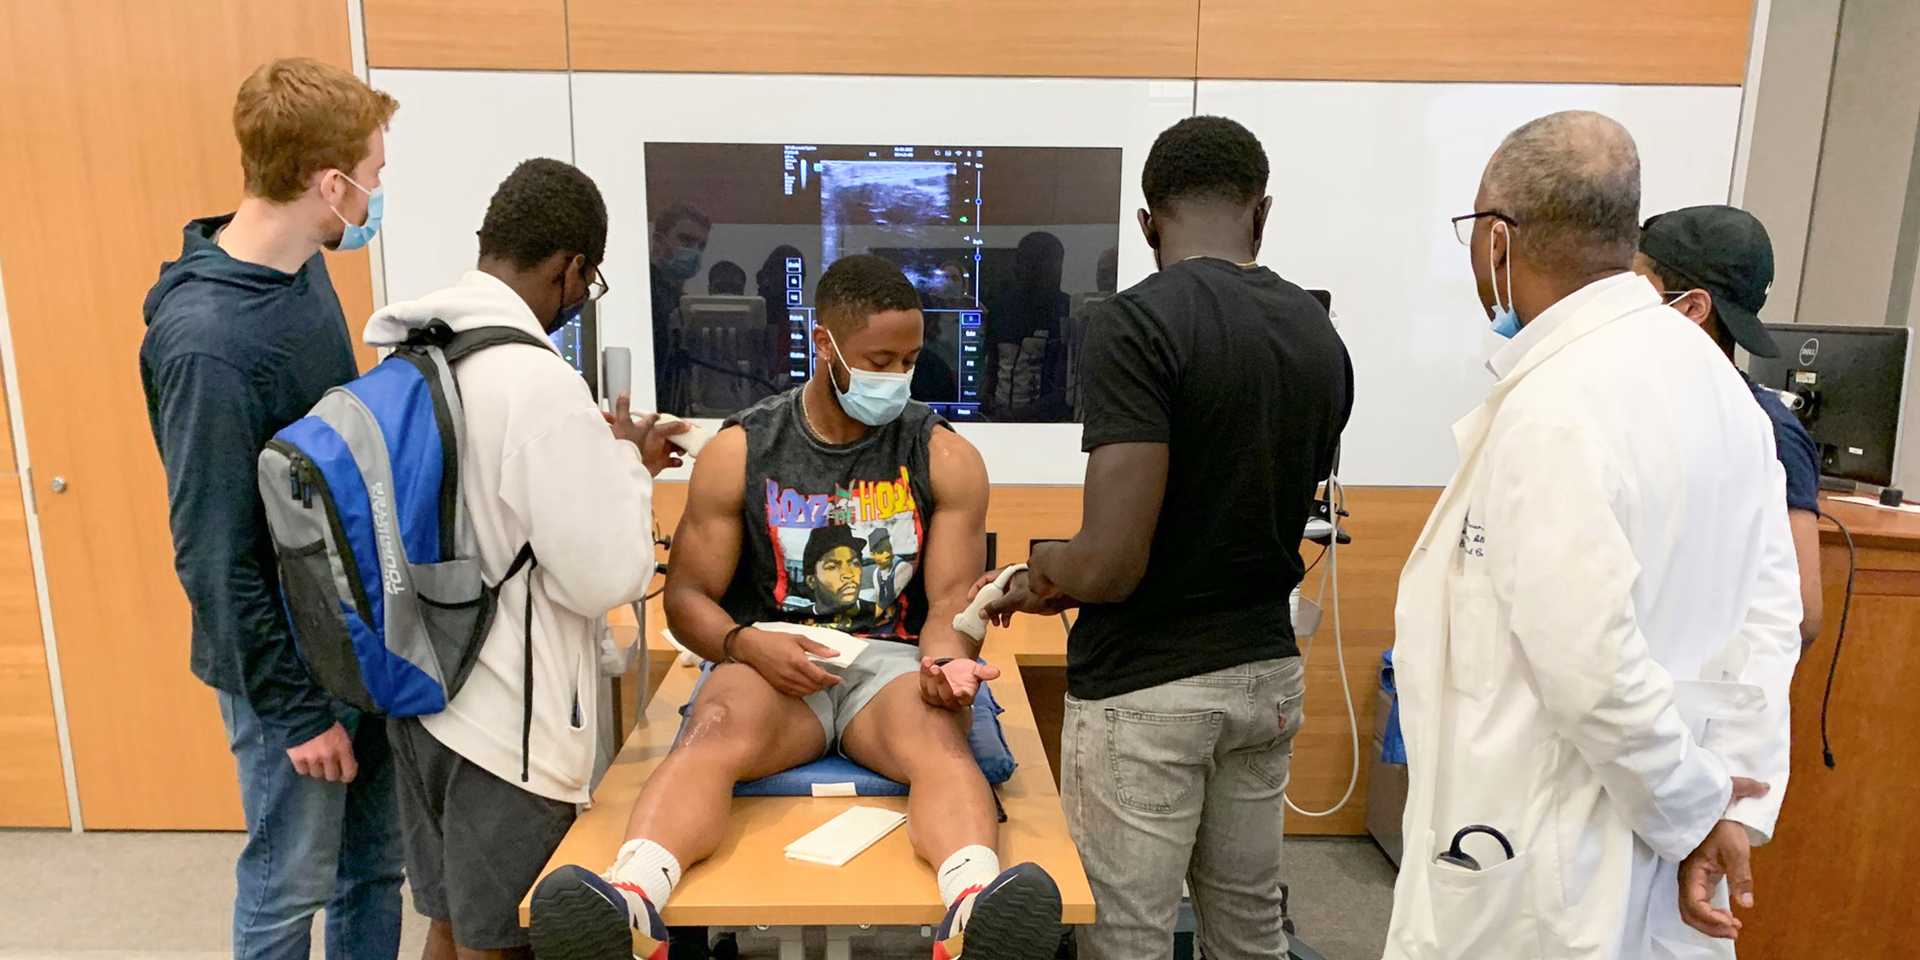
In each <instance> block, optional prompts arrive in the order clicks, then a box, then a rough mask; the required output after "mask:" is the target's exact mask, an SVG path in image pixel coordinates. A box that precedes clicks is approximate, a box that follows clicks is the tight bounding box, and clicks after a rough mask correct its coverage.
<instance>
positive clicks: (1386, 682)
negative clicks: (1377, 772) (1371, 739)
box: [1380, 650, 1407, 766]
mask: <svg viewBox="0 0 1920 960" xmlns="http://www.w3.org/2000/svg"><path fill="white" fill-rule="evenodd" d="M1380 691H1381V692H1382V693H1385V694H1386V695H1387V702H1388V703H1389V704H1390V705H1391V706H1389V708H1388V710H1387V731H1386V733H1385V734H1384V735H1382V736H1381V738H1380V762H1381V763H1398V764H1401V765H1403V766H1404V765H1405V764H1406V762H1407V741H1406V740H1404V739H1402V738H1401V736H1400V694H1399V692H1398V691H1396V690H1395V689H1394V687H1393V651H1392V650H1388V651H1386V652H1384V653H1382V654H1380Z"/></svg>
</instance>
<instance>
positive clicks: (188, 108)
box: [0, 0, 406, 829]
mask: <svg viewBox="0 0 1920 960" xmlns="http://www.w3.org/2000/svg"><path fill="white" fill-rule="evenodd" d="M289 55H306V56H312V57H318V58H321V59H325V60H328V61H331V62H333V63H337V64H340V65H342V66H346V65H347V64H348V63H349V62H350V50H349V47H348V36H347V20H346V5H345V4H343V3H341V2H340V0H298V2H293V0H283V2H276V3H257V2H252V0H200V2H196V3H164V4H156V3H149V2H145V0H65V2H61V3H8V4H4V5H0V130H4V131H6V132H5V135H3V136H0V182H4V183H8V184H14V185H16V188H15V189H14V190H13V193H12V196H11V197H10V199H9V202H8V204H7V206H6V210H7V217H8V224H7V229H6V230H5V231H4V233H0V262H4V263H5V264H6V271H7V291H6V292H7V307H8V312H9V314H10V317H11V321H12V329H13V339H14V345H15V350H16V354H17V359H18V369H19V375H20V391H21V396H22V405H23V412H24V414H25V419H26V425H27V435H28V437H29V438H30V444H31V447H32V450H33V456H34V464H35V469H34V481H35V483H36V500H37V503H38V507H39V515H40V528H41V533H42V537H43V542H44V544H45V558H46V567H47V577H48V589H49V591H50V593H51V596H52V605H53V618H54V626H55V632H56V635H57V639H58V642H59V648H60V651H61V667H62V670H61V673H62V680H63V683H64V686H65V694H66V702H67V707H68V721H69V733H70V736H71V740H72V743H73V748H74V761H75V767H76V771H75V772H76V775H77V777H78V780H79V787H80V800H81V816H82V819H83V820H84V822H85V825H86V826H87V827H88V828H101V827H108V828H192V829H206V828H232V827H237V826H239V824H240V822H241V820H240V804H239V791H238V789H237V788H236V786H235V783H234V779H233V760H232V756H231V755H230V754H229V752H228V750H227V744H226V739H225V736H224V734H223V732H222V730H221V725H220V717H219V712H218V710H217V707H216V704H215V701H214V697H213V695H212V692H211V691H209V690H208V689H207V688H206V687H205V686H203V685H201V684H200V682H199V681H197V680H195V679H194V678H193V676H192V674H191V673H190V672H189V671H188V669H187V649H188V615H187V605H186V602H185V599H184V597H183V596H182V595H181V592H180V584H179V581H178V579H177V578H176V577H175V574H174V571H173V549H172V542H171V539H170V537H169V534H168V530H167V512H166V484H165V480H164V478H163V476H162V473H161V470H160V462H159V457H158V456H156V455H155V453H154V448H153V439H152V437H151V435H150V433H149V431H148V425H147V419H146V414H145V406H144V400H143V398H142V394H141V389H140V380H139V374H138V369H139V368H138V362H137V354H138V350H139V345H140V339H141V335H142V332H143V328H142V326H141V320H140V304H141V300H142V298H143V297H144V295H145V293H146V291H147V288H148V286H149V285H150V284H152V282H153V279H154V277H155V275H156V274H157V272H158V268H159V265H160V263H161V261H163V260H167V259H172V258H173V257H174V256H176V255H177V254H178V252H179V249H180V228H181V225H182V224H183V223H185V222H186V221H187V220H188V219H190V218H192V217H196V216H203V215H207V214H213V213H219V212H222V211H226V210H231V209H233V207H234V205H235V203H236V201H237V200H238V198H239V195H240V189H241V183H240V163H239V148H238V146H237V145H236V144H235V142H234V138H233V130H232V119H231V118H232V112H233V96H234V91H235V90H237V89H238V88H239V86H240V81H241V80H242V79H244V78H245V77H246V76H247V74H248V73H249V72H251V71H252V70H253V69H254V67H256V66H258V65H259V64H260V63H261V62H263V61H265V60H269V59H272V58H274V57H277V56H289ZM400 116H401V118H403V119H402V120H401V122H405V121H404V117H405V116H406V113H405V107H404V105H403V106H402V108H401V114H400ZM328 266H329V268H330V269H331V270H332V274H333V279H334V282H335V285H336V286H337V287H338V289H339V291H340V295H341V301H342V303H343V305H344V306H345V309H346V314H347V317H348V318H349V320H350V321H351V324H352V326H353V327H354V328H355V329H356V337H355V339H356V340H357V339H358V337H357V328H358V327H359V325H360V324H362V323H364V322H365V319H366V317H367V315H368V313H369V312H371V302H372V285H371V281H370V279H369V274H368V269H367V257H366V254H365V253H364V252H360V253H354V254H349V255H345V256H335V257H330V258H329V259H328ZM54 476H64V477H65V478H66V479H67V481H68V483H69V487H70V488H69V490H68V492H67V493H65V494H61V495H57V496H56V495H52V494H51V493H49V491H48V489H47V483H48V481H49V480H50V479H51V478H52V477H54Z"/></svg>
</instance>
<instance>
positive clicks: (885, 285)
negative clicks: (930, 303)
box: [813, 254, 920, 337]
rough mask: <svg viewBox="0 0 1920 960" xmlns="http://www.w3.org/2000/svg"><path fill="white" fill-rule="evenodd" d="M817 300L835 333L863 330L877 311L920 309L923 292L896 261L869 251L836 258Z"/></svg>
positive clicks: (816, 293) (823, 278) (815, 296)
mask: <svg viewBox="0 0 1920 960" xmlns="http://www.w3.org/2000/svg"><path fill="white" fill-rule="evenodd" d="M813 301H814V306H815V308H816V309H818V310H819V312H820V322H822V323H824V324H826V325H827V330H828V332H830V333H832V334H833V335H834V336H835V337H843V336H846V335H847V334H851V333H858V332H860V331H861V330H863V329H865V328H866V325H867V321H868V320H869V319H871V318H872V317H873V315H874V314H876V313H885V312H887V311H889V310H918V309H920V294H919V292H918V291H916V290H914V289H913V283H912V282H911V281H909V280H908V279H907V275H906V274H904V273H901V272H900V268H899V267H897V266H894V264H893V262H892V261H890V260H885V259H882V258H880V257H875V256H871V255H868V254H860V255H857V256H851V257H841V258H840V259H838V260H835V261H834V262H833V266H831V267H828V268H827V272H826V273H825V274H824V275H822V276H821V277H820V285H819V286H818V287H816V288H815V290H814V294H813Z"/></svg>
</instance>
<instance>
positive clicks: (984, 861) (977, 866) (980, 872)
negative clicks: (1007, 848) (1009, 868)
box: [934, 844, 1000, 928]
mask: <svg viewBox="0 0 1920 960" xmlns="http://www.w3.org/2000/svg"><path fill="white" fill-rule="evenodd" d="M999 875H1000V855H999V854H997V853H994V852H993V848H991V847H984V846H981V845H979V844H974V845H973V846H971V847H961V848H960V849H958V850H956V851H954V853H953V856H951V857H948V858H947V862H945V863H943V864H941V865H940V870H939V872H938V873H936V874H935V875H934V877H935V879H936V881H937V882H938V883H939V884H940V902H941V903H944V904H946V905H947V906H949V907H951V906H953V902H954V901H955V900H958V899H960V898H961V897H962V896H964V895H965V894H966V892H967V891H968V890H971V889H973V888H974V887H984V886H986V885H987V884H989V883H992V882H993V878H995V877H997V876H999ZM972 912H973V904H972V903H971V902H969V903H966V904H963V905H962V906H961V908H960V913H961V916H959V917H957V918H956V924H957V925H958V926H959V927H962V928H964V927H965V926H966V924H967V918H966V914H970V913H972Z"/></svg>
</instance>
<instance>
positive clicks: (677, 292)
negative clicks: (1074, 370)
mask: <svg viewBox="0 0 1920 960" xmlns="http://www.w3.org/2000/svg"><path fill="white" fill-rule="evenodd" d="M645 161H646V171H647V204H648V210H647V219H648V222H649V223H650V225H651V226H652V229H651V230H649V243H648V248H649V249H648V258H649V262H650V264H649V265H650V274H651V281H652V283H651V297H652V301H653V333H654V351H655V364H656V366H657V367H658V370H657V373H656V378H657V380H656V384H657V387H658V391H659V396H660V398H661V409H663V410H665V411H667V412H669V413H676V414H681V415H686V416H708V417H711V416H724V415H725V414H727V413H731V412H732V409H738V407H739V406H745V405H747V404H751V403H753V402H755V401H756V400H759V399H761V398H762V397H765V396H768V395H771V394H773V393H775V392H778V391H782V390H785V389H788V388H789V387H791V386H793V385H795V384H798V383H800V382H801V381H804V380H805V379H807V378H808V377H809V376H811V375H812V373H813V352H812V348H811V339H812V328H813V322H814V306H815V304H814V290H815V286H816V284H817V283H818V282H819V278H820V274H821V273H822V272H823V271H824V269H825V268H826V267H827V266H828V265H830V264H832V263H833V262H834V261H835V260H838V259H839V258H841V257H844V256H849V255H852V254H873V255H876V256H880V257H884V258H886V259H888V260H891V261H893V262H894V263H895V264H898V265H899V266H900V269H901V271H902V272H903V273H905V274H906V276H907V279H908V280H909V281H911V282H912V284H913V286H914V288H915V289H916V290H917V291H919V293H920V302H921V313H922V316H923V318H924V320H925V323H926V345H925V347H924V348H923V350H922V352H921V355H920V360H919V362H918V364H917V365H916V367H915V370H914V377H913V395H914V398H915V399H917V400H920V401H923V402H925V403H928V404H931V405H932V406H934V407H935V409H937V410H938V411H939V412H941V413H942V414H944V415H945V416H947V417H948V418H950V419H953V420H958V421H1006V422H1049V421H1070V420H1072V419H1074V413H1075V411H1074V409H1073V401H1072V393H1071V391H1070V389H1069V378H1070V376H1069V375H1070V363H1069V357H1070V349H1069V345H1068V339H1069V331H1070V329H1071V322H1070V321H1071V318H1072V316H1073V314H1074V312H1075V311H1074V309H1073V307H1074V304H1075V298H1076V295H1086V294H1108V293H1112V287H1113V270H1112V262H1113V257H1114V256H1115V250H1116V249H1117V248H1118V244H1119V221H1120V150H1119V149H1118V148H1112V147H994V146H982V145H977V144H975V145H969V144H928V145H902V144H818V143H808V144H793V143H787V144H781V143H772V144H753V143H746V144H742V143H648V144H647V145H646V147H645ZM1103 261H1104V262H1105V264H1106V266H1105V268H1104V269H1103V268H1102V263H1103ZM722 264H727V266H721V265H722ZM736 267H737V268H738V269H737V270H736V269H735V268H736ZM741 274H745V275H746V276H747V277H748V278H749V280H748V289H747V290H746V291H745V296H746V297H749V298H754V297H757V298H759V300H760V301H761V302H762V303H763V304H764V305H765V309H764V319H763V321H762V322H763V323H764V325H765V327H766V330H765V332H764V335H763V336H761V337H758V338H751V337H745V336H735V335H733V334H728V335H727V336H726V337H721V338H716V337H713V336H704V337H693V336H690V334H691V333H692V331H693V327H694V324H692V323H690V322H689V317H688V316H687V315H686V314H687V310H688V307H689V306H690V305H693V304H694V303H696V302H700V301H706V300H710V299H711V298H709V297H707V296H706V295H708V294H721V293H728V294H730V293H733V291H732V290H730V289H728V290H718V289H710V288H709V284H710V283H712V282H713V278H714V277H738V276H739V275H741ZM719 343H724V344H725V345H726V350H727V354H726V355H725V356H720V355H715V354H713V350H714V348H715V345H716V344H719ZM749 344H757V346H749ZM716 368H720V369H718V370H716ZM721 371H724V378H723V379H724V382H725V384H726V390H724V391H722V390H720V389H718V388H717V387H716V386H715V385H716V384H718V383H720V382H722V379H717V378H716V374H720V373H721ZM736 404H737V406H736ZM728 407H732V409H727V408H728Z"/></svg>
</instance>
